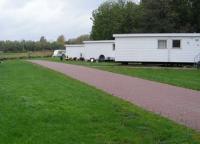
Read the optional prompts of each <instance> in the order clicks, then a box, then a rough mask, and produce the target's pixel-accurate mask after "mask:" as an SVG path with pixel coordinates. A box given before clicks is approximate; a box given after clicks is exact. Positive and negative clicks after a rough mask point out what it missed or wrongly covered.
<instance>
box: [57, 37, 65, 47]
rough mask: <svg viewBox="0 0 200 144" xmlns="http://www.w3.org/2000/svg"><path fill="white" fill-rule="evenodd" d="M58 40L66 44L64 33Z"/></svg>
mask: <svg viewBox="0 0 200 144" xmlns="http://www.w3.org/2000/svg"><path fill="white" fill-rule="evenodd" d="M57 42H58V43H59V44H61V45H63V46H64V45H65V36H64V35H60V36H59V37H58V39H57Z"/></svg>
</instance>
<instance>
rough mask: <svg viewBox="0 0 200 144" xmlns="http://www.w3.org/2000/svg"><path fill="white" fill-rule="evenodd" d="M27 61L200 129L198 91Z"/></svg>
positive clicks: (113, 74)
mask: <svg viewBox="0 0 200 144" xmlns="http://www.w3.org/2000/svg"><path fill="white" fill-rule="evenodd" d="M29 62H32V63H34V64H38V65H41V66H44V67H47V68H49V69H52V70H56V71H58V72H61V73H63V74H65V75H67V76H70V77H72V78H74V79H77V80H80V81H82V82H85V83H87V84H89V85H92V86H95V87H96V88H98V89H101V90H103V91H105V92H107V93H110V94H112V95H114V96H118V97H120V98H122V99H125V100H128V101H130V102H132V103H134V104H136V105H138V106H140V107H143V108H145V109H147V110H149V111H153V112H155V113H157V114H161V115H162V116H164V117H167V118H169V119H171V120H174V121H176V122H178V123H180V124H184V125H186V126H188V127H191V128H193V129H196V130H200V91H194V90H189V89H185V88H179V87H175V86H171V85H167V84H161V83H158V82H152V81H148V80H143V79H139V78H134V77H130V76H125V75H120V74H115V73H111V72H106V71H101V70H97V69H93V68H88V67H84V66H77V65H70V64H64V63H56V62H49V61H40V60H32V61H29Z"/></svg>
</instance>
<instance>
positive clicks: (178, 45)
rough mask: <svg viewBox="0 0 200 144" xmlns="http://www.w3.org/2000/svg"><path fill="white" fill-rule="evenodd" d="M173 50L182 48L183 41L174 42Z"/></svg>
mask: <svg viewBox="0 0 200 144" xmlns="http://www.w3.org/2000/svg"><path fill="white" fill-rule="evenodd" d="M173 48H181V41H180V40H173Z"/></svg>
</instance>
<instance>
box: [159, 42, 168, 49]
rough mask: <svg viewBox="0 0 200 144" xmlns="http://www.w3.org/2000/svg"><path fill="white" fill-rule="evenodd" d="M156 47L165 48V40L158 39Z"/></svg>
mask: <svg viewBox="0 0 200 144" xmlns="http://www.w3.org/2000/svg"><path fill="white" fill-rule="evenodd" d="M158 48H159V49H166V48H167V40H158Z"/></svg>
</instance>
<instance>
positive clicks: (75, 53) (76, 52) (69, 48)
mask: <svg viewBox="0 0 200 144" xmlns="http://www.w3.org/2000/svg"><path fill="white" fill-rule="evenodd" d="M65 47H66V54H65V55H66V57H67V58H77V59H79V58H81V57H83V53H84V45H65Z"/></svg>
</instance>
